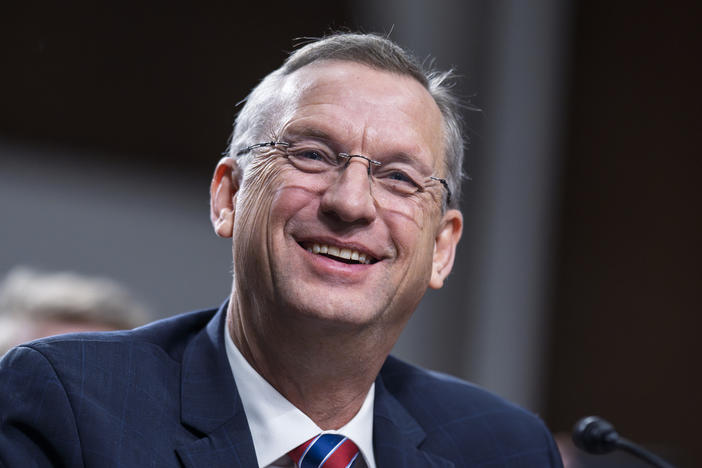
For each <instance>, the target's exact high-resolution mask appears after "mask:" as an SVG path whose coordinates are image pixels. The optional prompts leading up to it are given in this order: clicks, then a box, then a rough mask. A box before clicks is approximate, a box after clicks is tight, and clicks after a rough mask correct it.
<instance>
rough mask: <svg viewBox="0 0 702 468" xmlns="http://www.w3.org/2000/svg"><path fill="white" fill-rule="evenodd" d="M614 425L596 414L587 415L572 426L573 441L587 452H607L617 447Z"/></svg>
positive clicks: (617, 437)
mask: <svg viewBox="0 0 702 468" xmlns="http://www.w3.org/2000/svg"><path fill="white" fill-rule="evenodd" d="M618 441H619V434H617V431H615V430H614V426H612V425H611V424H610V423H608V422H607V421H605V420H604V419H602V418H599V417H597V416H587V417H585V418H582V419H581V420H580V421H578V422H576V423H575V426H573V442H575V445H576V446H578V447H579V448H581V449H582V450H585V451H586V452H588V453H595V454H600V453H607V452H611V451H612V450H614V449H615V448H617V442H618Z"/></svg>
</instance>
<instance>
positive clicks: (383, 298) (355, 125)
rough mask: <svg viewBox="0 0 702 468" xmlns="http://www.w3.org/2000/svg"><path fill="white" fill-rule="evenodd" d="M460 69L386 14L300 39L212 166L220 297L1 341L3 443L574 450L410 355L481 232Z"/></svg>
mask: <svg viewBox="0 0 702 468" xmlns="http://www.w3.org/2000/svg"><path fill="white" fill-rule="evenodd" d="M451 80H452V74H451V73H448V72H438V71H435V70H430V69H425V68H424V67H423V66H422V65H421V63H420V62H419V61H418V60H417V59H416V58H414V57H413V56H412V55H411V54H409V53H408V52H407V51H405V50H403V49H402V48H400V47H399V46H398V45H396V44H394V43H393V42H391V41H390V40H388V39H386V38H384V37H380V36H376V35H371V34H337V35H332V36H329V37H327V38H324V39H321V40H318V41H312V42H310V43H308V44H307V45H305V46H303V47H301V48H300V49H298V50H297V51H295V52H294V53H293V54H291V56H290V57H289V58H288V59H287V60H286V61H285V63H284V64H283V65H282V66H281V67H280V68H279V69H278V70H276V71H274V72H272V73H270V74H269V75H268V76H267V77H265V78H264V79H263V81H262V82H261V83H260V84H259V85H258V86H257V87H256V88H255V89H254V90H253V91H252V93H251V94H250V95H249V97H248V99H247V101H246V104H245V106H244V107H243V108H242V109H241V111H240V113H239V115H238V116H237V119H236V123H235V127H234V132H233V135H232V139H231V145H230V151H229V154H228V156H226V157H224V158H223V159H221V160H220V161H219V163H218V164H217V166H216V168H215V171H214V175H213V178H212V181H211V186H210V199H211V203H210V218H211V222H212V226H213V229H214V231H215V233H216V234H217V235H218V236H220V237H223V238H231V239H232V254H233V271H234V277H233V282H232V291H231V295H230V297H229V299H228V300H226V301H225V302H224V303H223V304H222V305H221V306H220V307H219V308H214V309H208V310H202V311H196V312H192V313H188V314H183V315H180V316H176V317H172V318H170V319H165V320H162V321H158V322H155V323H153V324H150V325H147V326H145V327H141V328H139V329H137V330H134V331H130V332H115V333H109V334H104V333H103V334H100V333H90V334H84V335H82V336H80V335H72V336H71V337H70V339H66V338H61V337H58V338H49V339H44V340H40V341H37V342H34V343H32V344H30V345H24V346H21V347H18V348H14V349H13V350H12V351H10V352H9V353H8V354H6V356H5V357H4V358H3V360H2V361H0V411H2V413H1V416H2V424H1V426H0V464H5V465H7V466H12V467H14V466H18V467H19V466H52V465H62V466H91V467H92V466H95V467H98V466H99V467H106V466H159V467H163V466H188V467H191V468H194V467H222V468H224V467H228V468H231V467H240V468H251V467H259V468H264V467H265V468H270V467H286V468H291V467H320V466H322V465H324V467H325V468H348V467H354V468H376V467H381V468H390V467H417V468H420V467H421V468H427V467H437V468H438V467H443V468H448V467H470V466H529V467H561V466H562V465H561V459H560V455H559V454H558V450H557V448H556V446H555V443H554V441H553V438H552V437H551V434H550V432H549V431H548V429H547V428H546V427H545V425H544V424H543V422H542V421H541V420H540V419H538V418H537V417H536V416H535V415H533V414H531V413H529V412H527V411H525V410H523V409H521V408H519V407H517V406H516V405H513V404H511V403H509V402H506V401H504V400H503V399H501V398H499V397H497V396H496V395H493V394H491V393H489V392H487V391H486V390H484V389H481V388H479V387H477V386H475V385H472V384H469V383H467V382H463V381H461V380H459V379H456V378H454V377H450V376H447V375H443V374H439V373H435V372H429V371H426V370H423V369H420V368H417V367H414V366H412V365H410V364H407V363H404V362H402V361H400V360H399V359H396V358H394V357H392V356H389V353H390V350H391V349H392V347H393V345H394V344H395V342H396V340H397V338H398V336H399V334H400V333H401V331H402V330H403V328H404V326H405V324H406V323H407V321H408V320H409V318H410V316H411V315H412V313H413V312H414V311H415V309H416V307H417V305H418V304H419V301H420V300H421V298H422V296H423V295H424V293H425V292H426V290H427V289H428V288H433V289H439V288H441V287H442V286H443V284H444V281H445V280H446V278H447V277H448V275H449V273H450V272H451V269H452V268H453V262H454V258H455V251H456V246H457V244H458V241H459V239H460V237H461V233H462V228H463V217H462V214H461V212H460V211H459V207H458V203H459V200H460V186H461V179H462V160H463V137H462V131H461V122H460V116H459V109H460V103H459V101H458V99H457V98H456V96H455V95H454V94H453V92H452V89H451V88H452V84H451Z"/></svg>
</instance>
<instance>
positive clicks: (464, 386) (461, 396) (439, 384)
mask: <svg viewBox="0 0 702 468" xmlns="http://www.w3.org/2000/svg"><path fill="white" fill-rule="evenodd" d="M381 376H382V377H383V383H384V384H385V386H386V388H387V389H388V390H389V391H390V393H392V394H393V396H395V398H398V399H399V400H401V401H402V400H411V399H412V397H413V395H415V396H416V395H418V394H419V395H421V396H422V398H423V399H425V400H426V401H427V402H428V403H430V404H431V403H435V404H437V405H438V408H436V410H441V409H444V410H445V411H447V412H450V413H456V412H460V413H465V412H468V413H473V412H481V413H484V412H486V411H490V412H506V413H515V415H519V414H523V415H524V416H527V417H534V416H533V414H532V413H529V412H528V411H526V410H524V409H523V408H521V407H519V406H518V405H515V404H514V403H511V402H509V401H507V400H505V399H504V398H501V397H499V396H497V395H495V394H494V393H491V392H489V391H488V390H486V389H484V388H482V387H480V386H478V385H475V384H473V383H470V382H466V381H464V380H461V379H459V378H457V377H454V376H451V375H448V374H443V373H441V372H436V371H431V370H426V369H422V368H420V367H416V366H413V365H411V364H408V363H406V362H404V361H401V360H399V359H397V358H395V357H392V356H390V357H388V360H387V361H386V362H385V365H384V366H383V368H382V370H381Z"/></svg>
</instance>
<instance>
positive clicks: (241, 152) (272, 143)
mask: <svg viewBox="0 0 702 468" xmlns="http://www.w3.org/2000/svg"><path fill="white" fill-rule="evenodd" d="M276 146H284V147H286V148H287V147H289V146H290V143H287V142H284V141H267V142H265V143H256V144H253V145H251V146H247V147H246V148H243V149H241V150H239V151H237V152H236V155H237V157H238V156H243V155H245V154H247V153H249V152H251V151H252V150H254V149H256V148H266V147H276ZM337 155H338V156H340V157H341V158H344V159H346V166H348V165H349V164H350V162H351V158H361V159H365V160H366V161H368V175H370V171H371V165H373V166H376V167H380V166H382V165H383V163H382V162H380V161H376V160H375V159H371V158H369V157H367V156H363V155H362V154H349V153H337ZM429 178H430V179H432V180H435V181H437V182H439V183H441V185H443V186H444V188H445V189H446V206H449V205H450V204H451V189H450V188H449V185H448V181H447V180H446V179H442V178H441V177H436V176H433V175H432V176H429Z"/></svg>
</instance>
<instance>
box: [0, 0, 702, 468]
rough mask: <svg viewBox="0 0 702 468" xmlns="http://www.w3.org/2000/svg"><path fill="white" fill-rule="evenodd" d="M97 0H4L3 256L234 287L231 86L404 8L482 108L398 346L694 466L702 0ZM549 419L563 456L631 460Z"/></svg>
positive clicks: (698, 458) (151, 296)
mask: <svg viewBox="0 0 702 468" xmlns="http://www.w3.org/2000/svg"><path fill="white" fill-rule="evenodd" d="M101 3H102V2H88V1H84V2H80V1H78V2H70V1H69V2H50V1H48V0H39V1H31V0H28V1H24V2H11V3H9V4H6V5H4V6H3V7H2V9H1V10H2V14H0V44H1V45H0V50H1V51H2V55H1V57H2V62H1V63H2V73H0V90H1V93H2V101H1V104H0V275H4V274H6V273H7V272H9V271H10V270H11V269H13V268H14V267H16V266H17V265H25V266H27V267H31V268H38V269H43V270H50V271H75V272H79V273H81V274H84V275H89V276H92V275H94V276H97V277H109V278H113V279H115V280H117V281H118V282H119V283H121V284H122V285H124V287H126V288H128V289H129V291H131V293H132V294H133V295H134V296H135V297H136V298H138V300H139V301H141V303H143V304H145V307H146V308H148V310H150V311H151V315H152V317H153V318H158V317H165V316H169V315H173V314H177V313H181V312H184V311H187V310H192V309H196V308H207V307H215V306H218V305H219V304H220V303H221V301H222V300H224V298H225V297H226V296H227V294H228V292H229V288H230V285H231V278H230V274H231V256H230V254H231V250H230V246H229V243H228V242H227V241H226V240H222V239H218V238H216V237H215V235H214V234H213V233H212V230H211V228H210V224H209V218H208V186H209V178H210V175H211V171H212V169H213V168H214V165H215V164H216V162H217V160H218V159H219V158H220V155H221V153H222V152H223V151H224V150H225V149H226V146H227V139H228V137H229V134H230V131H231V125H232V121H233V117H234V115H235V113H236V111H237V107H236V104H237V103H238V102H239V101H240V100H241V99H242V98H244V97H245V96H246V94H247V93H248V91H249V90H250V89H251V88H252V87H253V86H255V85H256V84H257V82H258V81H259V80H260V79H261V78H262V77H263V76H264V75H265V74H267V73H268V72H270V71H272V70H273V69H274V68H276V67H278V66H279V64H280V63H281V62H282V60H283V59H284V58H285V57H286V55H287V53H288V52H289V51H291V50H292V49H293V47H294V45H295V43H296V41H295V38H300V37H309V36H321V35H323V34H324V33H326V32H329V31H331V30H335V29H350V30H363V31H368V32H380V33H389V34H390V37H391V38H392V39H394V40H395V41H397V42H398V43H400V44H401V45H403V46H405V47H407V48H409V49H411V50H413V51H414V52H415V53H416V54H417V55H418V56H419V57H420V58H425V57H427V56H429V55H431V56H432V57H434V59H435V63H436V65H437V66H438V67H439V68H450V67H453V68H455V69H456V70H457V72H458V73H459V74H460V75H461V76H462V78H461V81H460V82H459V83H458V85H457V90H458V92H459V94H460V95H461V96H463V98H464V100H465V101H466V102H469V103H471V104H472V105H474V106H476V107H478V108H480V109H482V110H481V111H466V115H465V119H466V125H467V128H468V135H469V138H470V142H469V149H468V152H467V159H466V172H467V174H468V175H469V176H470V177H471V179H472V180H470V181H466V183H465V185H464V197H463V200H462V207H463V211H464V216H465V221H466V227H465V232H464V238H463V241H462V244H461V246H460V249H459V253H458V263H457V266H456V267H455V271H454V273H453V274H452V276H451V277H450V279H449V281H448V284H447V285H446V286H445V287H444V289H442V290H441V291H438V292H430V293H429V294H428V295H427V296H426V298H425V300H424V302H423V303H422V306H421V307H420V309H419V310H418V311H417V313H416V314H415V316H414V317H413V318H412V320H411V322H410V325H409V327H408V329H407V330H406V332H405V334H404V335H403V337H402V338H401V340H400V341H399V342H398V344H397V346H396V349H395V353H396V354H398V355H400V356H401V357H404V358H406V359H409V360H410V361H412V362H415V363H417V364H419V365H423V366H427V367H431V368H434V369H438V370H441V371H445V372H449V373H452V374H455V375H458V376H460V377H462V378H465V379H468V380H471V381H473V382H476V383H477V384H479V385H482V386H484V387H487V388H489V389H491V390H493V391H495V392H497V393H498V394H501V395H503V396H505V397H507V398H510V399H512V400H514V401H516V402H518V403H520V404H521V405H523V406H525V407H527V408H528V409H530V410H532V411H534V412H536V413H538V414H539V415H540V416H541V417H542V418H544V419H545V421H546V422H547V424H548V425H549V427H550V428H551V429H552V430H553V431H554V432H556V433H566V432H568V431H570V429H571V427H572V425H573V423H574V422H575V421H576V420H577V419H578V418H580V417H581V416H585V415H588V414H599V415H601V416H603V417H606V418H607V419H609V420H611V421H612V422H613V423H614V424H615V426H616V427H617V429H618V430H619V432H620V433H621V434H623V435H625V436H628V437H630V438H632V439H634V440H636V441H638V442H640V443H642V444H643V445H645V446H647V447H648V448H650V449H653V450H654V451H656V452H657V453H659V454H660V455H663V456H665V457H668V458H669V459H670V460H671V461H673V462H676V463H678V464H679V465H680V466H690V467H691V466H701V465H702V455H700V453H699V451H697V450H696V448H697V447H696V444H697V439H698V436H699V433H700V429H699V426H698V421H700V420H701V419H702V402H701V400H702V399H701V398H700V357H701V356H702V352H701V351H702V344H700V340H699V339H698V336H697V335H698V333H699V330H700V325H701V323H700V322H701V321H700V318H699V315H700V314H699V312H700V304H701V303H702V302H701V299H702V298H701V297H700V291H701V290H702V288H701V287H700V286H701V285H702V281H701V280H702V268H701V267H700V265H702V249H701V248H700V241H701V240H702V222H701V221H702V219H701V218H702V217H701V216H700V203H699V202H700V188H699V185H700V184H699V182H698V179H699V178H700V173H701V172H702V164H701V162H700V157H699V156H700V152H699V149H698V148H699V137H700V135H702V132H701V131H700V130H701V129H700V120H701V117H700V113H701V112H700V111H702V105H701V104H702V102H701V99H700V83H702V76H701V75H702V74H701V73H700V65H699V62H700V59H699V57H700V47H699V45H700V42H701V40H702V33H701V31H700V28H699V19H700V17H701V15H700V13H702V11H701V10H702V8H700V6H699V4H698V3H694V2H669V3H666V4H663V3H659V2H647V1H644V2H605V1H580V2H578V1H575V0H570V1H562V0H538V1H519V0H512V1H507V0H496V1H487V0H482V1H478V0H468V1H465V0H463V1H459V0H441V1H439V0H434V1H431V2H429V1H421V0H407V1H400V0H388V1H384V2H374V1H372V0H361V1H353V2H352V1H350V0H346V1H338V2H321V1H320V2H285V1H281V0H274V1H272V2H269V3H264V4H258V3H252V4H249V5H247V6H241V5H238V4H236V3H235V2H207V3H208V5H207V6H205V5H204V4H202V3H201V4H199V6H195V4H194V3H193V4H191V5H187V4H186V3H185V2H159V1H154V2H136V1H122V2H109V4H108V3H107V2H106V3H104V4H101ZM559 439H561V440H562V441H563V445H562V450H563V451H564V457H565V458H567V460H568V464H569V466H640V465H637V464H636V463H633V462H632V463H631V464H630V465H629V464H628V463H629V461H628V460H627V459H626V458H622V457H617V456H614V455H613V456H605V457H599V458H595V457H582V456H580V457H577V458H576V457H575V456H574V455H573V454H571V452H570V450H571V447H570V446H569V445H568V442H567V434H566V435H563V436H562V437H561V436H559Z"/></svg>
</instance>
